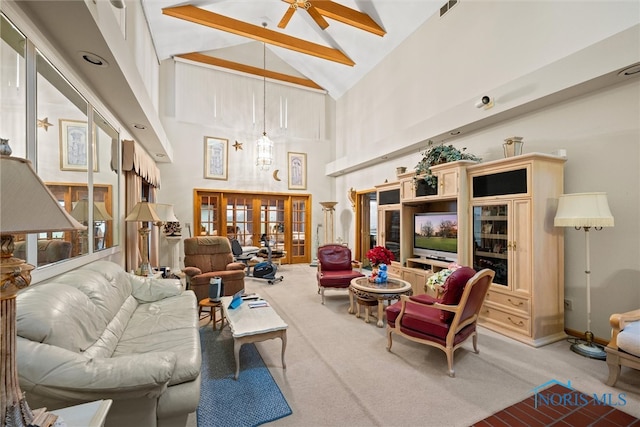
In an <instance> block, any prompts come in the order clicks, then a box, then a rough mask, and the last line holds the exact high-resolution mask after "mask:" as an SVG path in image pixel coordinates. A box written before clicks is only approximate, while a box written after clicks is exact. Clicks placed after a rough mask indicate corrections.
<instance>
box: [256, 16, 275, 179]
mask: <svg viewBox="0 0 640 427" xmlns="http://www.w3.org/2000/svg"><path fill="white" fill-rule="evenodd" d="M262 26H263V27H264V28H267V23H266V22H263V23H262ZM262 68H263V70H264V73H263V74H262V136H261V137H260V138H258V140H257V141H256V147H257V150H258V155H257V156H256V166H258V167H259V168H260V169H261V170H265V171H266V170H269V168H270V167H271V163H273V141H271V140H270V139H269V137H268V136H267V120H266V115H267V73H266V71H267V46H266V43H265V42H262Z"/></svg>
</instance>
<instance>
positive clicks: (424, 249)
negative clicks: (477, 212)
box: [413, 212, 458, 261]
mask: <svg viewBox="0 0 640 427" xmlns="http://www.w3.org/2000/svg"><path fill="white" fill-rule="evenodd" d="M413 252H414V254H415V255H418V256H425V257H430V258H436V259H443V260H448V261H456V260H457V258H458V257H457V254H458V215H457V214H456V213H455V212H427V213H416V214H415V215H414V221H413Z"/></svg>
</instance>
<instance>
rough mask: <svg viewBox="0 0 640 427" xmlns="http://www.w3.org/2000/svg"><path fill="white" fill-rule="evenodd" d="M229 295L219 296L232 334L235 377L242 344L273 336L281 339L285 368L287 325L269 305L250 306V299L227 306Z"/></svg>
mask: <svg viewBox="0 0 640 427" xmlns="http://www.w3.org/2000/svg"><path fill="white" fill-rule="evenodd" d="M230 302H231V297H222V298H220V303H221V304H222V311H223V313H224V316H225V317H226V318H227V323H228V324H229V327H230V328H231V334H232V335H233V355H234V357H235V360H236V374H235V379H236V380H237V379H238V376H239V375H240V347H242V344H246V343H252V342H258V341H266V340H270V339H274V338H280V339H281V340H282V369H287V365H286V364H285V362H284V351H285V349H286V347H287V328H288V327H289V326H288V325H287V324H286V323H284V321H283V320H282V318H281V317H280V316H279V315H278V313H276V311H275V310H274V309H273V307H271V306H270V305H269V306H267V307H258V308H250V307H249V303H250V302H252V301H243V303H242V304H240V306H239V307H238V308H233V309H230V308H229V303H230Z"/></svg>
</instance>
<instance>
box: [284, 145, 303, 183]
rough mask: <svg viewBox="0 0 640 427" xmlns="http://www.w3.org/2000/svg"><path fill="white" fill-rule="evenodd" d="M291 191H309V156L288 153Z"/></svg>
mask: <svg viewBox="0 0 640 427" xmlns="http://www.w3.org/2000/svg"><path fill="white" fill-rule="evenodd" d="M287 164H288V165H289V190H306V189H307V154H306V153H292V152H289V153H288V163H287Z"/></svg>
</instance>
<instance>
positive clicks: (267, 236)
mask: <svg viewBox="0 0 640 427" xmlns="http://www.w3.org/2000/svg"><path fill="white" fill-rule="evenodd" d="M310 199H311V196H310V195H298V194H296V195H290V194H280V193H264V194H262V193H241V192H216V191H211V190H196V191H195V206H194V216H195V221H196V224H199V230H200V233H199V234H200V235H226V236H227V237H229V238H235V239H237V240H238V241H239V242H240V244H241V245H242V246H257V247H261V246H264V245H265V244H266V243H268V244H269V245H270V247H271V248H272V249H273V250H275V251H284V252H286V256H285V257H284V259H282V261H283V262H285V263H306V262H309V261H310V259H311V256H310V240H311V232H310V222H311V218H310Z"/></svg>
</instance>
